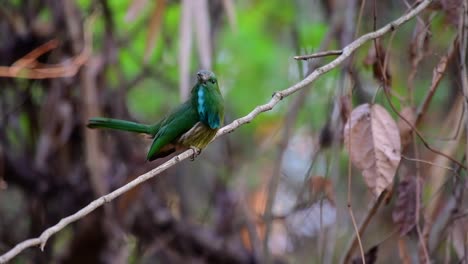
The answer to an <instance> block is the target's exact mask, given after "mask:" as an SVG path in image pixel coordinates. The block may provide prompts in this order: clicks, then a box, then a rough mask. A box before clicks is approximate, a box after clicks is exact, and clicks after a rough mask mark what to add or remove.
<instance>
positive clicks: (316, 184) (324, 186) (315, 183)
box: [309, 176, 335, 205]
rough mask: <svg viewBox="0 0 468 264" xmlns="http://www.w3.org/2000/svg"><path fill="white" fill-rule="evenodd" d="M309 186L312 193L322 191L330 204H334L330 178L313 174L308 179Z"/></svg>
mask: <svg viewBox="0 0 468 264" xmlns="http://www.w3.org/2000/svg"><path fill="white" fill-rule="evenodd" d="M309 188H310V191H311V192H312V194H318V193H323V194H324V195H325V197H326V198H327V199H328V200H329V201H330V203H331V204H332V205H335V192H334V190H333V183H332V181H331V180H330V179H327V178H325V177H322V176H314V177H310V179H309Z"/></svg>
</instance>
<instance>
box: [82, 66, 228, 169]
mask: <svg viewBox="0 0 468 264" xmlns="http://www.w3.org/2000/svg"><path fill="white" fill-rule="evenodd" d="M223 123H224V100H223V96H222V94H221V91H220V89H219V85H218V80H217V78H216V75H215V74H214V73H213V72H211V71H208V70H200V71H198V72H197V82H196V83H195V85H194V86H193V87H192V90H191V92H190V97H189V98H188V99H187V101H185V102H184V103H182V104H181V105H179V106H178V107H176V108H175V109H173V110H172V111H170V112H169V113H168V114H166V115H165V116H164V117H163V118H162V119H161V120H160V121H159V122H157V123H155V124H154V125H147V124H141V123H136V122H132V121H127V120H121V119H114V118H106V117H93V118H90V119H89V120H88V124H87V127H88V128H105V129H114V130H122V131H128V132H134V133H143V134H147V135H149V136H150V137H152V138H153V142H152V144H151V146H150V148H149V150H148V153H147V156H146V160H148V161H153V160H156V159H158V158H163V157H166V156H168V155H170V154H172V153H174V152H175V151H179V150H187V149H193V150H194V154H193V156H192V160H193V159H194V158H195V156H196V155H198V154H200V152H201V150H202V149H203V148H205V147H206V146H207V145H208V143H210V142H211V140H212V139H213V138H214V136H215V135H216V133H217V132H218V130H219V128H220V127H221V126H222V124H223Z"/></svg>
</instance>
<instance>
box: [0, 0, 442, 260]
mask: <svg viewBox="0 0 468 264" xmlns="http://www.w3.org/2000/svg"><path fill="white" fill-rule="evenodd" d="M432 1H433V0H425V1H423V2H421V3H420V4H419V5H418V6H416V7H415V9H413V10H411V11H410V12H408V13H407V14H405V15H403V16H401V17H399V18H398V19H396V20H394V21H392V22H390V23H388V24H387V25H385V26H384V27H382V28H380V29H379V30H377V31H374V32H370V33H367V34H365V35H363V36H361V37H360V38H358V39H356V40H355V41H353V42H352V43H350V44H349V45H348V46H346V47H345V48H344V49H343V54H341V55H340V56H339V57H337V58H336V59H334V60H333V61H331V62H330V63H328V64H326V65H324V66H322V67H320V68H317V69H316V70H314V71H313V72H312V73H311V74H310V75H308V76H307V77H306V78H305V79H303V80H302V81H300V82H298V83H296V84H294V85H293V86H291V87H289V88H287V89H285V90H282V91H278V92H276V93H275V94H274V95H273V98H271V99H270V101H269V102H268V103H266V104H263V105H260V106H257V107H255V109H254V110H252V111H251V112H250V113H249V114H247V115H246V116H244V117H241V118H239V119H236V120H234V121H233V122H232V123H230V124H229V125H227V126H224V127H223V128H221V129H220V130H219V131H218V133H217V135H216V138H218V137H220V136H222V135H224V134H227V133H230V132H232V131H234V130H235V129H237V128H238V127H240V126H241V125H243V124H246V123H250V122H251V121H252V120H253V119H254V118H255V117H256V116H258V115H259V114H260V113H262V112H266V111H269V110H271V109H273V108H274V107H275V106H276V105H277V104H278V103H279V102H280V101H281V100H282V99H283V98H285V97H287V96H289V95H291V94H293V93H295V92H297V91H299V90H301V89H303V88H304V87H305V86H307V85H309V84H310V83H312V82H314V81H315V80H317V78H318V77H320V76H321V75H323V74H325V73H327V72H329V71H331V70H332V69H334V68H336V67H338V66H339V65H340V64H342V63H343V62H344V61H345V60H346V59H347V58H348V57H349V56H350V55H351V54H352V53H353V52H354V51H356V50H357V49H358V48H359V47H361V46H362V45H363V44H365V43H367V42H368V41H370V40H372V39H375V38H378V37H381V36H383V35H385V34H386V33H388V32H390V31H393V30H395V29H396V28H398V27H400V26H401V25H403V24H404V23H406V22H407V21H409V20H410V19H412V18H414V17H415V16H416V15H417V14H419V13H420V12H421V11H423V10H424V9H425V8H426V7H428V6H429V4H430V3H431V2H432ZM193 154H194V151H193V150H192V149H188V150H186V151H185V152H183V153H181V154H179V155H177V156H175V157H173V158H172V159H170V160H168V161H167V162H165V163H163V164H162V165H160V166H158V167H157V168H155V169H152V170H151V171H149V172H147V173H145V174H142V175H140V176H138V177H137V178H136V179H135V180H133V181H131V182H129V183H127V184H125V185H123V186H122V187H120V188H118V189H116V190H115V191H113V192H111V193H109V194H107V195H104V196H101V197H99V198H98V199H96V200H94V201H92V202H91V203H89V204H88V205H87V206H85V207H83V208H82V209H80V210H79V211H78V212H76V213H74V214H72V215H70V216H68V217H65V218H62V219H61V220H60V221H59V222H58V223H57V224H56V225H54V226H52V227H49V228H48V229H46V230H45V231H44V232H42V234H41V235H40V236H39V237H36V238H32V239H28V240H25V241H23V242H21V243H19V244H17V245H16V246H15V247H13V248H12V249H11V250H9V251H8V252H6V253H4V254H3V255H1V256H0V263H5V262H7V261H9V260H11V259H12V258H13V257H15V256H16V255H18V254H19V253H21V252H22V251H23V250H25V249H26V248H30V247H33V246H37V245H40V247H41V249H44V247H45V245H46V243H47V240H48V239H49V238H50V237H51V236H52V235H54V234H56V233H57V232H59V231H60V230H62V229H63V228H65V227H66V226H68V225H69V224H71V223H73V222H75V221H77V220H79V219H81V218H83V217H84V216H86V215H88V214H90V213H91V212H93V211H94V210H95V209H96V208H98V207H100V206H102V205H103V204H105V203H108V202H110V201H112V200H114V199H115V198H117V197H119V196H120V195H122V194H124V193H126V192H127V191H129V190H131V189H133V188H135V187H136V186H137V185H139V184H141V183H143V182H145V181H147V180H149V179H151V178H154V177H155V176H156V175H158V174H160V173H161V172H163V171H165V170H167V169H168V168H170V167H172V166H174V165H175V164H177V163H179V162H181V161H183V160H185V159H187V158H188V157H191V156H192V155H193Z"/></svg>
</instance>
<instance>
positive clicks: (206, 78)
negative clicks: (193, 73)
mask: <svg viewBox="0 0 468 264" xmlns="http://www.w3.org/2000/svg"><path fill="white" fill-rule="evenodd" d="M197 76H198V80H200V81H202V82H206V81H208V76H207V75H206V74H203V73H201V72H199V73H197Z"/></svg>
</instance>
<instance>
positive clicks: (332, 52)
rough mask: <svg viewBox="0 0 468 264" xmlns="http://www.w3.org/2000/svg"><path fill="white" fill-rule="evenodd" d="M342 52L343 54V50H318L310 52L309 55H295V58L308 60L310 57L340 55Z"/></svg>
mask: <svg viewBox="0 0 468 264" xmlns="http://www.w3.org/2000/svg"><path fill="white" fill-rule="evenodd" d="M341 54H343V51H342V50H327V51H321V52H316V53H313V54H309V55H298V56H294V59H295V60H308V59H314V58H320V57H326V56H338V55H341Z"/></svg>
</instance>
